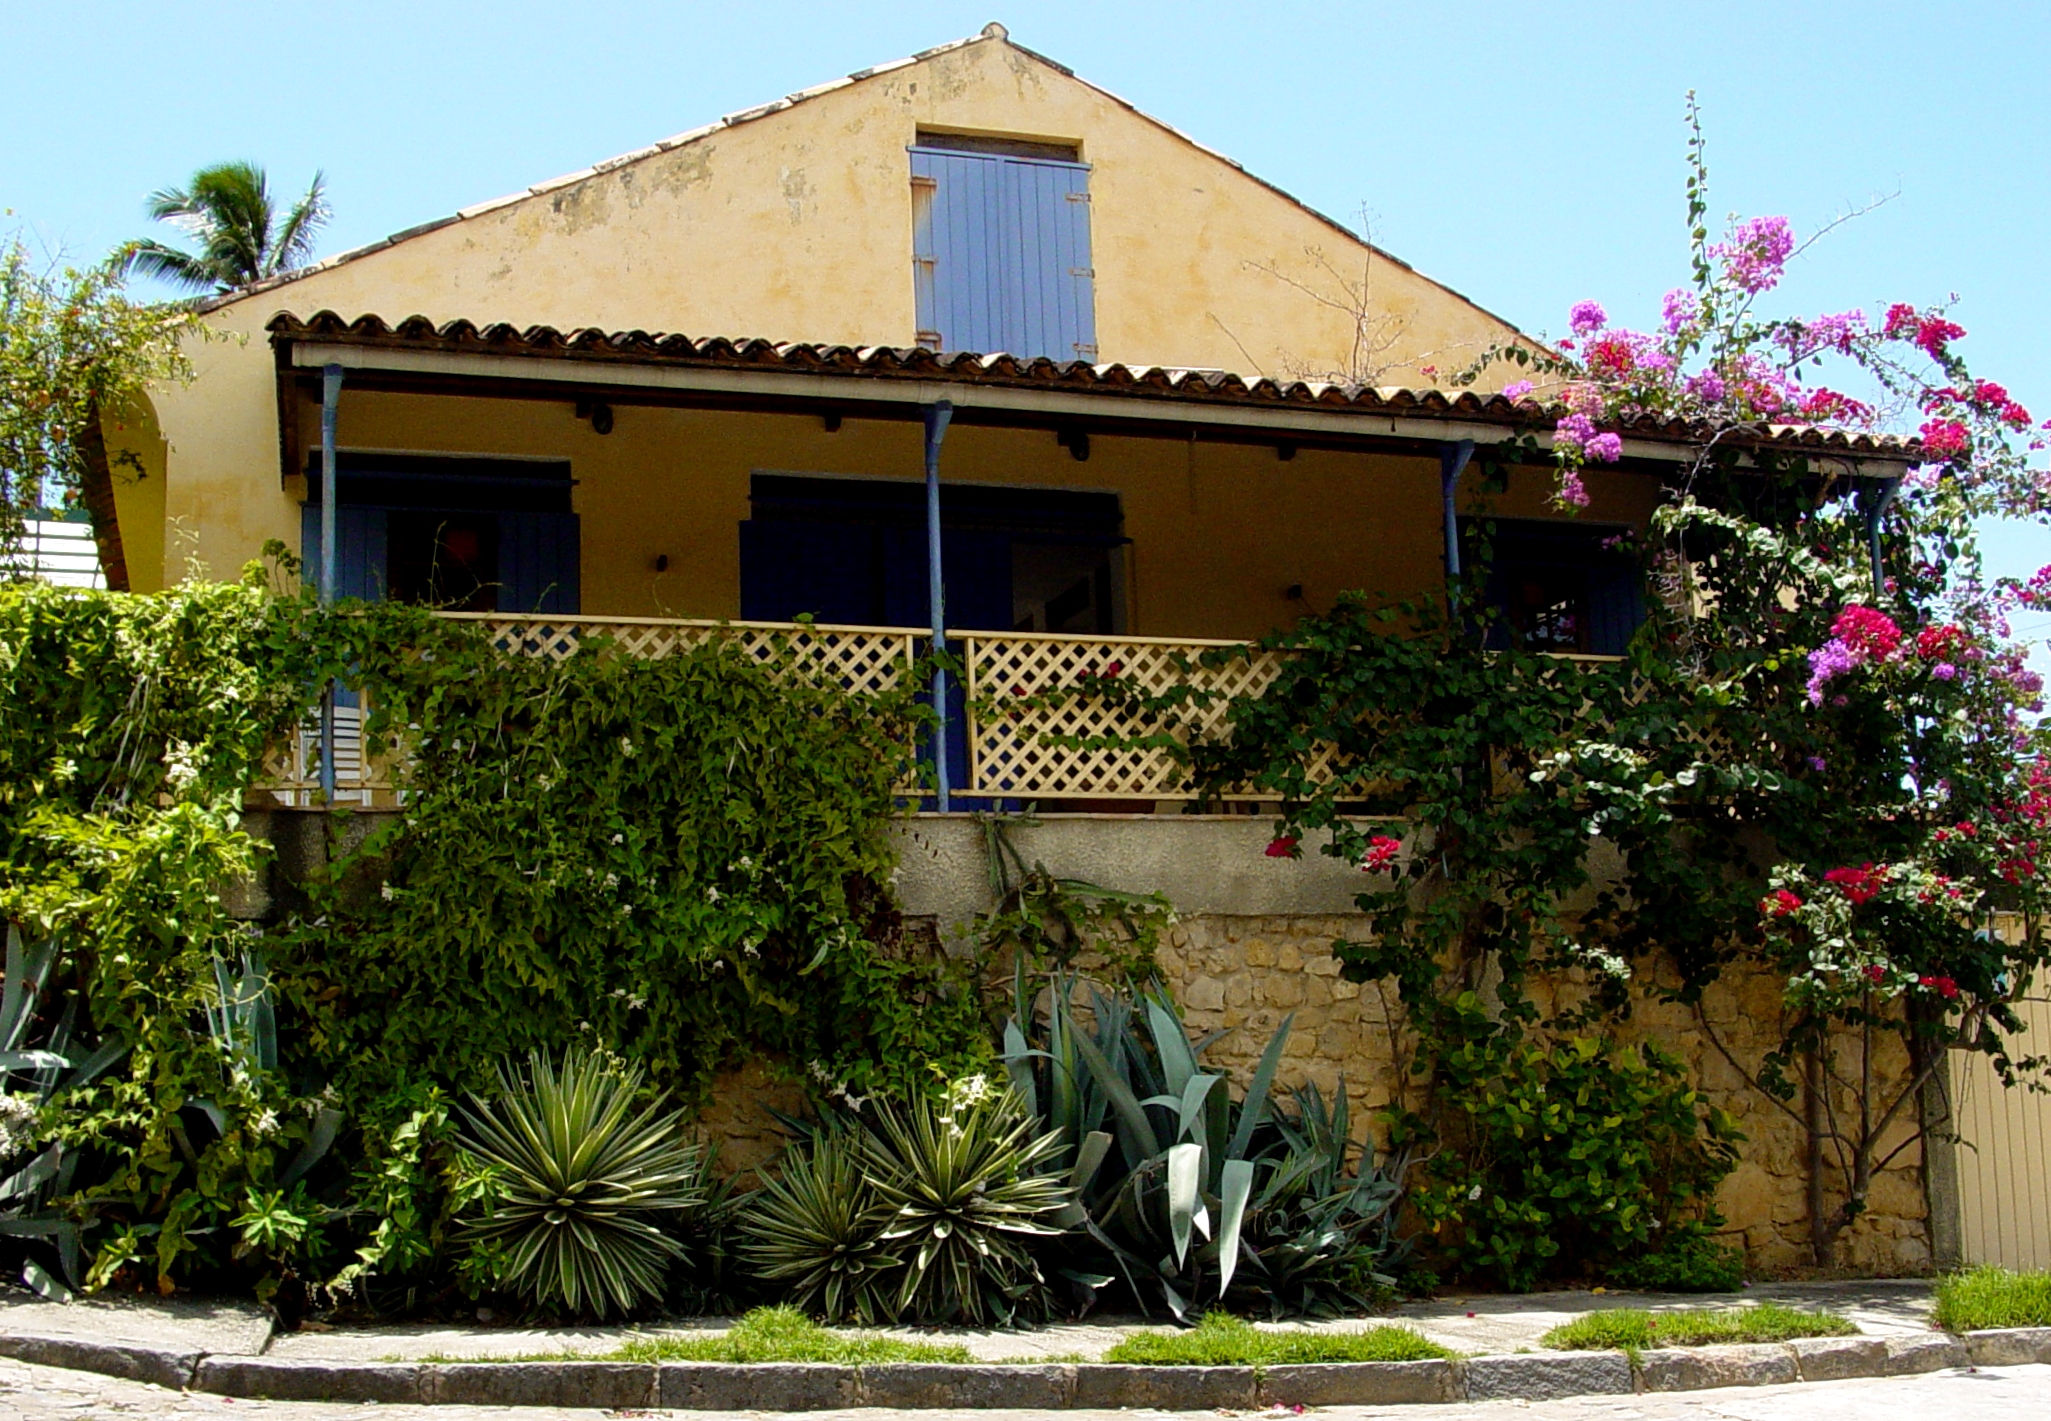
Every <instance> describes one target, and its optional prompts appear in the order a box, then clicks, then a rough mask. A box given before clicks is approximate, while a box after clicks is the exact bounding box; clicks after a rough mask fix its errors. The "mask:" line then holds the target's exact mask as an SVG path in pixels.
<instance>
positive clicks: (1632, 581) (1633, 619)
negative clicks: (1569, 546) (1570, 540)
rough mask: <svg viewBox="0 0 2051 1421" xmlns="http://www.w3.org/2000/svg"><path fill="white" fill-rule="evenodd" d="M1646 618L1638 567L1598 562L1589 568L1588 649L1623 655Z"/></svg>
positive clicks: (1602, 653)
mask: <svg viewBox="0 0 2051 1421" xmlns="http://www.w3.org/2000/svg"><path fill="white" fill-rule="evenodd" d="M1644 621H1645V602H1644V599H1643V597H1642V596H1641V595H1640V592H1639V587H1638V569H1637V568H1635V567H1630V566H1614V565H1612V566H1604V565H1601V564H1598V565H1597V566H1595V567H1592V568H1590V569H1589V570H1588V649H1589V650H1590V651H1592V652H1595V653H1596V654H1597V655H1600V656H1622V655H1623V654H1624V651H1625V649H1626V648H1628V647H1629V646H1630V644H1631V638H1632V636H1633V635H1635V634H1636V633H1637V630H1638V628H1639V626H1640V625H1641V624H1642V623H1643V622H1644Z"/></svg>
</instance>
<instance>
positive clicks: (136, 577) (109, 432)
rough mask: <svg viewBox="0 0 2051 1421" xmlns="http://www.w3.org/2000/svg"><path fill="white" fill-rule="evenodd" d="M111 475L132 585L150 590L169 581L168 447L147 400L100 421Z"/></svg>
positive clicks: (104, 417) (116, 516) (115, 507)
mask: <svg viewBox="0 0 2051 1421" xmlns="http://www.w3.org/2000/svg"><path fill="white" fill-rule="evenodd" d="M100 433H101V436H102V437H103V438H104V439H105V440H106V444H107V454H108V459H109V469H108V471H109V473H110V475H111V476H112V478H113V481H114V517H115V520H116V522H118V523H119V524H120V527H121V545H122V547H121V550H122V556H123V558H124V560H125V561H126V562H127V564H128V585H129V586H130V587H131V588H133V589H135V590H137V591H144V592H146V591H150V590H152V589H154V588H158V587H162V586H163V585H164V580H165V579H164V553H165V537H164V531H165V530H164V497H165V466H166V457H165V456H166V453H167V450H166V448H165V445H164V436H163V432H162V431H161V430H159V429H158V428H157V412H156V410H155V409H154V408H152V407H151V405H150V402H149V401H148V400H147V399H142V400H136V401H134V402H132V403H131V404H129V405H128V406H127V407H126V408H125V409H122V410H121V411H119V412H118V413H115V414H112V415H106V416H103V417H102V418H101V421H100Z"/></svg>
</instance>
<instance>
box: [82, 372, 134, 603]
mask: <svg viewBox="0 0 2051 1421" xmlns="http://www.w3.org/2000/svg"><path fill="white" fill-rule="evenodd" d="M78 454H79V464H80V468H79V475H78V492H79V500H80V502H82V503H84V504H85V508H86V512H87V513H89V514H90V515H92V520H93V542H94V543H95V544H97V545H98V547H99V550H100V572H101V573H102V574H103V575H104V576H105V577H106V579H107V587H108V589H109V590H110V591H114V592H126V591H128V555H127V553H126V552H124V551H123V550H122V547H121V519H120V515H119V514H118V513H116V512H115V508H114V470H113V466H112V465H111V463H110V462H109V461H108V458H107V440H106V437H105V435H104V434H103V433H102V432H101V429H100V412H99V409H98V408H97V407H95V408H94V409H93V410H92V411H91V412H90V413H89V414H88V415H87V417H86V421H85V425H84V427H83V428H82V429H80V430H79V433H78Z"/></svg>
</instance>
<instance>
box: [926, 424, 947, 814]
mask: <svg viewBox="0 0 2051 1421" xmlns="http://www.w3.org/2000/svg"><path fill="white" fill-rule="evenodd" d="M924 414H925V424H926V605H927V608H928V610H929V611H931V613H932V616H933V654H934V655H936V656H938V655H939V654H940V653H942V652H944V651H946V650H947V589H946V587H945V585H944V584H943V582H942V579H941V576H940V441H941V440H942V439H944V438H946V437H947V423H948V421H949V420H951V419H953V418H954V405H953V404H952V403H950V402H949V401H947V400H936V401H935V402H934V403H932V404H930V405H927V406H926V407H925V410H924ZM933 712H934V714H935V715H937V716H938V717H939V721H938V723H937V724H936V725H935V727H934V730H933V787H934V791H935V795H934V798H935V804H936V807H937V808H938V809H939V810H940V812H941V813H942V814H945V813H947V811H948V809H949V804H948V796H949V789H950V785H949V782H948V774H947V673H946V672H945V671H944V670H941V669H939V668H937V667H936V668H935V669H934V671H933Z"/></svg>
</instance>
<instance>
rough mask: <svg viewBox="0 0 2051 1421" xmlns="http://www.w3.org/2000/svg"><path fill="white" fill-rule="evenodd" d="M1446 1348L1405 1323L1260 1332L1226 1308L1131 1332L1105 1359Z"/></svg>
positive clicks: (1191, 1362)
mask: <svg viewBox="0 0 2051 1421" xmlns="http://www.w3.org/2000/svg"><path fill="white" fill-rule="evenodd" d="M1452 1355H1453V1353H1452V1351H1451V1350H1450V1349H1448V1348H1445V1347H1441V1346H1439V1344H1438V1343H1436V1342H1433V1341H1432V1340H1431V1339H1430V1338H1428V1337H1424V1336H1421V1335H1420V1334H1418V1333H1416V1332H1413V1331H1411V1330H1410V1329H1409V1328H1407V1327H1389V1326H1382V1327H1371V1328H1369V1329H1367V1330H1366V1331H1365V1332H1294V1331H1291V1332H1264V1331H1262V1330H1261V1329H1260V1328H1258V1327H1255V1326H1254V1325H1253V1324H1252V1323H1250V1322H1245V1321H1242V1320H1241V1319H1239V1318H1236V1317H1233V1316H1232V1315H1231V1314H1230V1313H1223V1312H1214V1313H1209V1314H1207V1315H1206V1316H1205V1317H1204V1319H1203V1321H1202V1322H1199V1323H1198V1324H1197V1325H1196V1326H1195V1327H1193V1328H1191V1329H1189V1330H1188V1331H1186V1332H1135V1333H1132V1334H1130V1335H1129V1336H1127V1337H1126V1339H1125V1340H1124V1341H1122V1342H1120V1343H1119V1344H1118V1345H1117V1346H1115V1347H1113V1348H1112V1349H1111V1350H1110V1351H1108V1352H1106V1353H1105V1354H1104V1360H1105V1361H1107V1362H1138V1363H1142V1364H1144V1365H1147V1366H1153V1367H1280V1366H1288V1365H1291V1364H1294V1363H1298V1362H1421V1361H1424V1360H1426V1359H1428V1358H1432V1357H1450V1356H1452Z"/></svg>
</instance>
